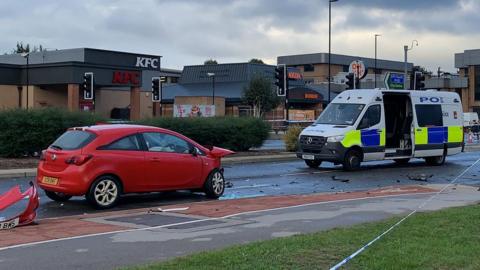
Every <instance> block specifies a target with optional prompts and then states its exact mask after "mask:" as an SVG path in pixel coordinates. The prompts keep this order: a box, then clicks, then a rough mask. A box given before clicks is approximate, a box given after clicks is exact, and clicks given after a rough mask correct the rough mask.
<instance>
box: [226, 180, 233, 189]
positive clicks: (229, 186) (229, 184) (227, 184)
mask: <svg viewBox="0 0 480 270" xmlns="http://www.w3.org/2000/svg"><path fill="white" fill-rule="evenodd" d="M225 187H226V188H232V187H233V183H232V182H230V181H227V182H225Z"/></svg>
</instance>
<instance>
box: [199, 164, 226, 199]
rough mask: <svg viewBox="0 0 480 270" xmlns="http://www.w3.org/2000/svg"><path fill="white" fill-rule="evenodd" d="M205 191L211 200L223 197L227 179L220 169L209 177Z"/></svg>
mask: <svg viewBox="0 0 480 270" xmlns="http://www.w3.org/2000/svg"><path fill="white" fill-rule="evenodd" d="M203 189H204V191H205V194H206V195H207V197H209V198H212V199H218V198H219V197H221V196H222V195H223V192H224V191H225V178H224V177H223V174H222V172H221V171H220V170H218V169H215V170H213V171H212V172H211V173H210V175H208V178H207V180H206V181H205V185H204V187H203Z"/></svg>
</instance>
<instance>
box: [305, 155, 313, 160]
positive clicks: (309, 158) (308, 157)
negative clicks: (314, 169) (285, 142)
mask: <svg viewBox="0 0 480 270" xmlns="http://www.w3.org/2000/svg"><path fill="white" fill-rule="evenodd" d="M302 159H306V160H315V156H314V155H302Z"/></svg>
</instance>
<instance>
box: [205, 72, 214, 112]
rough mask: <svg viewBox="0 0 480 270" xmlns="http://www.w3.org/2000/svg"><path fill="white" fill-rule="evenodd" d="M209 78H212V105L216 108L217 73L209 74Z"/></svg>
mask: <svg viewBox="0 0 480 270" xmlns="http://www.w3.org/2000/svg"><path fill="white" fill-rule="evenodd" d="M207 75H208V77H212V105H213V106H215V73H213V72H209V73H207Z"/></svg>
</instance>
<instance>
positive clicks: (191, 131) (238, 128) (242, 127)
mask: <svg viewBox="0 0 480 270" xmlns="http://www.w3.org/2000/svg"><path fill="white" fill-rule="evenodd" d="M137 123H138V124H143V125H149V126H156V127H162V128H166V129H170V130H173V131H176V132H178V133H181V134H183V135H185V136H187V137H189V138H191V139H193V140H195V141H196V142H198V143H200V144H202V145H212V146H219V147H223V148H227V149H231V150H233V151H246V150H248V149H250V148H252V147H260V146H261V145H262V144H263V142H264V141H265V140H266V139H267V138H268V132H269V130H270V126H269V125H268V124H267V123H265V122H264V121H263V120H261V119H257V118H247V117H214V118H151V119H146V120H143V121H138V122H137Z"/></svg>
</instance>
